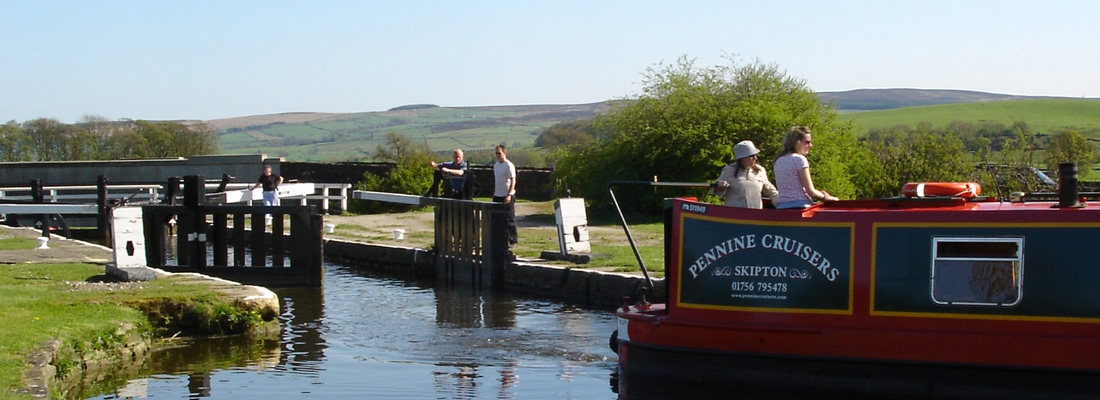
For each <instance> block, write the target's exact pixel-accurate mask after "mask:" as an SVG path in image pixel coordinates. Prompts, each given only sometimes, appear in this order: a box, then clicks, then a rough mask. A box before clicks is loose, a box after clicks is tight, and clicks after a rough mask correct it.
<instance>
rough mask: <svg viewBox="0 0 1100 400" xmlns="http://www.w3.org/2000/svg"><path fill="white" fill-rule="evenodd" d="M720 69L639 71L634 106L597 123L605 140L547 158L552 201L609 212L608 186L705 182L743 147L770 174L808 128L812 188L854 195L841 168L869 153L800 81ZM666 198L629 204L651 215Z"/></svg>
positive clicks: (765, 71) (772, 70) (735, 67)
mask: <svg viewBox="0 0 1100 400" xmlns="http://www.w3.org/2000/svg"><path fill="white" fill-rule="evenodd" d="M727 59H728V60H729V64H728V65H719V66H715V67H709V68H700V67H697V66H695V64H694V61H693V60H689V59H687V58H686V57H681V58H680V59H678V60H677V62H676V63H675V64H673V65H662V64H658V65H657V66H655V67H651V68H649V69H647V70H646V72H645V74H644V78H643V83H644V88H643V94H642V95H641V96H640V97H638V98H637V99H633V101H623V102H619V103H616V104H615V105H613V106H612V108H611V109H610V110H609V111H608V112H607V113H606V114H603V115H600V116H598V117H597V120H596V127H597V128H598V129H599V130H600V131H601V132H607V134H606V136H603V137H601V138H600V139H599V140H597V141H594V142H591V143H581V144H576V145H574V146H570V147H568V148H565V149H563V150H559V151H557V152H556V153H555V155H554V160H555V161H556V162H555V164H556V168H555V170H554V178H555V181H557V182H558V185H559V187H558V189H559V191H562V190H564V189H566V188H568V189H570V190H571V191H572V192H573V194H574V195H580V196H583V197H585V198H587V199H589V200H590V201H591V202H592V203H593V205H596V206H601V205H606V204H609V201H610V198H609V197H608V196H607V195H606V190H607V184H608V183H609V182H611V181H615V180H624V181H652V180H653V179H654V178H655V177H656V178H657V179H658V180H660V181H678V182H709V181H712V180H713V179H714V178H715V177H716V176H717V175H718V172H719V170H720V169H721V167H722V166H723V165H725V164H727V163H729V162H731V161H732V158H733V154H732V153H733V151H732V147H733V145H734V144H735V143H737V142H738V141H741V140H746V139H748V140H752V141H753V142H755V143H756V145H757V146H758V147H759V148H761V150H762V153H761V157H760V163H761V164H762V165H765V166H767V167H770V166H771V162H772V161H773V160H774V158H775V156H776V155H777V153H778V152H779V151H780V150H781V148H780V147H781V144H782V140H783V135H784V134H785V133H786V132H787V131H788V130H789V129H790V127H791V126H794V125H807V126H810V128H811V129H812V130H813V135H814V144H815V147H814V150H813V151H811V152H810V155H809V158H810V162H811V164H812V166H813V167H812V168H813V174H814V183H815V185H816V186H818V187H820V188H824V189H826V190H828V191H829V193H832V194H834V195H837V196H839V197H842V198H851V197H853V196H855V195H857V190H856V187H855V185H854V184H853V182H852V179H851V178H850V177H851V174H852V171H849V170H848V167H847V166H846V165H845V164H844V162H845V161H846V160H848V159H849V158H856V159H860V158H861V157H866V156H867V155H868V153H867V152H866V151H864V150H862V149H861V148H859V147H858V146H857V144H856V141H855V138H854V136H853V134H852V129H851V127H850V126H848V125H844V124H840V123H838V122H837V120H836V113H835V112H834V111H833V110H832V109H831V108H829V106H827V105H825V104H824V103H821V102H820V101H819V100H818V98H817V96H816V95H815V94H814V92H813V91H812V90H810V89H809V88H808V87H807V86H806V83H805V81H804V80H802V79H796V78H792V77H789V76H787V74H786V73H785V72H782V71H780V70H779V69H778V67H776V66H775V65H765V64H761V63H759V62H754V63H752V64H748V65H739V64H737V63H736V62H735V61H734V60H733V59H732V58H730V57H727ZM768 169H769V171H770V170H771V168H768ZM703 193H704V191H703V190H697V191H696V192H695V193H694V194H696V195H699V196H702V195H703ZM672 194H674V195H685V193H683V192H676V193H672ZM669 195H670V193H668V192H658V193H653V191H652V190H648V191H637V193H632V194H630V195H629V196H630V197H636V196H637V197H636V198H632V199H631V203H635V204H637V205H638V206H640V207H644V208H648V209H655V208H657V207H660V204H661V203H660V201H659V198H661V197H667V196H669ZM626 196H627V195H624V197H626ZM627 206H631V205H628V204H624V207H627Z"/></svg>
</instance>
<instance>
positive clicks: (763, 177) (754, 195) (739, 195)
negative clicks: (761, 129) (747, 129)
mask: <svg viewBox="0 0 1100 400" xmlns="http://www.w3.org/2000/svg"><path fill="white" fill-rule="evenodd" d="M759 152H760V150H757V149H756V145H754V144H752V141H749V140H743V141H741V142H739V143H737V144H736V145H734V146H733V156H734V158H736V160H735V161H734V162H733V164H730V165H727V166H725V167H724V168H722V173H721V174H719V175H718V181H716V182H714V187H713V188H712V189H711V193H713V194H714V195H716V196H719V197H721V198H722V199H723V200H724V202H723V204H725V205H726V206H730V207H746V208H764V201H763V197H762V196H761V194H765V195H767V196H768V199H770V200H771V202H772V204H776V202H777V201H778V200H779V192H778V191H776V190H775V185H772V183H771V181H768V172H767V171H765V170H764V167H761V166H760V164H757V163H756V154H757V153H759Z"/></svg>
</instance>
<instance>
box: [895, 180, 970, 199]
mask: <svg viewBox="0 0 1100 400" xmlns="http://www.w3.org/2000/svg"><path fill="white" fill-rule="evenodd" d="M979 194H982V185H980V184H978V183H977V182H909V183H906V184H905V185H903V186H902V187H901V195H902V196H905V197H962V198H964V199H970V198H974V197H978V195H979Z"/></svg>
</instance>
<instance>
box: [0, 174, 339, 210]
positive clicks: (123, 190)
mask: <svg viewBox="0 0 1100 400" xmlns="http://www.w3.org/2000/svg"><path fill="white" fill-rule="evenodd" d="M254 185H255V183H230V184H228V185H226V188H225V190H226V191H227V192H228V191H241V190H248V189H251V188H252V187H253V186H254ZM286 185H287V186H289V185H291V183H287V184H286ZM312 185H313V191H312V193H313V194H309V195H302V194H301V192H298V191H294V192H291V193H287V194H281V195H280V196H279V198H280V200H281V201H282V202H287V201H294V200H298V201H299V202H300V204H301V205H306V204H307V202H308V201H310V200H318V201H320V202H321V210H322V212H324V213H328V211H329V208H330V207H329V204H330V203H332V202H338V204H339V206H338V208H337V210H338V211H340V212H344V211H347V210H348V199H349V198H350V197H349V196H348V190H350V189H351V184H350V183H314V184H312ZM218 186H219V183H218V182H216V181H208V182H207V183H206V190H207V192H208V193H209V192H210V191H213V190H217V188H218ZM163 191H164V184H163V183H149V184H131V185H110V184H109V185H107V198H108V199H128V202H130V203H134V202H159V201H161V198H162V195H161V192H163ZM179 195H182V191H181V192H179V193H177V196H179ZM42 197H43V201H45V202H46V203H94V202H95V201H96V199H97V195H96V185H73V186H43V187H42ZM246 197H247V196H246ZM253 198H254V199H257V200H258V199H260V197H253ZM0 200H14V201H28V202H29V201H31V200H32V198H31V189H30V186H29V185H28V186H6V187H0ZM253 201H256V200H251V201H249V200H247V199H243V200H241V202H248V203H249V204H251V203H252V202H253Z"/></svg>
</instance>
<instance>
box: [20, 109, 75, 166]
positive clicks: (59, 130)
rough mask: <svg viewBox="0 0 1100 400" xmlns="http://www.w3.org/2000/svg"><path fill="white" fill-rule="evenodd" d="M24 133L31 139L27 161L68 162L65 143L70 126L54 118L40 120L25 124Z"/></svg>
mask: <svg viewBox="0 0 1100 400" xmlns="http://www.w3.org/2000/svg"><path fill="white" fill-rule="evenodd" d="M23 132H25V133H26V135H27V137H28V138H29V139H30V141H29V143H28V144H29V145H30V146H29V148H28V150H30V151H29V152H28V157H27V159H29V160H31V161H67V159H66V158H65V153H66V150H65V147H66V144H65V142H66V141H67V140H68V139H69V126H68V125H65V124H63V123H61V122H60V121H58V120H56V119H53V118H38V119H34V120H30V121H27V122H24V123H23Z"/></svg>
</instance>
